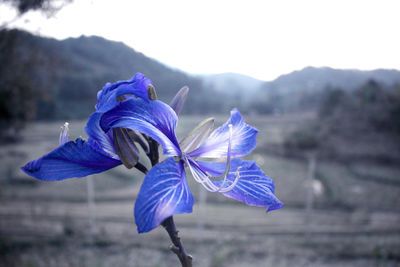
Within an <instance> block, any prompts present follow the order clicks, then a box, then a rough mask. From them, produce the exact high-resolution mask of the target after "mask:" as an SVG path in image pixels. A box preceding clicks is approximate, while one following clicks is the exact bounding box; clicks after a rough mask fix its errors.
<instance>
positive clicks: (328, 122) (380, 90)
mask: <svg viewBox="0 0 400 267" xmlns="http://www.w3.org/2000/svg"><path fill="white" fill-rule="evenodd" d="M399 88H400V87H399V86H393V87H387V86H384V85H382V84H379V83H377V82H376V81H374V80H370V81H368V82H367V83H365V84H364V85H362V86H360V87H358V88H357V89H355V90H353V91H345V90H343V89H341V88H327V90H326V91H325V92H324V94H323V95H322V100H321V103H320V105H319V108H318V117H317V118H316V119H315V121H313V122H312V123H311V124H306V125H303V126H302V127H300V128H299V129H297V130H296V131H294V132H293V133H292V134H290V135H289V136H287V137H286V139H285V146H286V148H287V149H289V150H291V151H292V153H293V152H294V151H293V150H296V149H297V150H303V151H304V150H308V149H311V148H312V149H315V148H318V149H319V150H320V151H321V152H322V154H323V155H325V156H330V157H332V156H333V157H340V158H342V159H343V158H345V157H344V155H343V153H347V154H349V155H354V154H357V152H356V151H357V149H359V148H360V146H361V149H362V150H363V151H364V152H362V153H358V154H359V155H361V154H363V156H364V157H369V158H371V157H372V158H375V159H378V158H379V159H382V160H384V161H385V162H387V161H397V160H399V155H398V153H396V152H395V151H396V150H398V148H399V145H400V142H399V141H400V131H399V129H400V127H399V121H400V112H399V110H400V90H399ZM357 145H358V146H359V147H358V148H357Z"/></svg>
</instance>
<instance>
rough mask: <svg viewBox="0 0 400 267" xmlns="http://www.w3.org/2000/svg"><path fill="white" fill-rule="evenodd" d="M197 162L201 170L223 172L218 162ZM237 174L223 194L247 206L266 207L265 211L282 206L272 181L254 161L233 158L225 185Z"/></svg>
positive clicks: (218, 184)
mask: <svg viewBox="0 0 400 267" xmlns="http://www.w3.org/2000/svg"><path fill="white" fill-rule="evenodd" d="M197 164H198V165H199V166H200V167H201V169H202V170H203V171H207V172H208V173H210V174H212V175H219V174H221V173H223V172H224V170H225V166H226V165H225V164H224V163H220V162H200V161H197ZM238 169H239V170H238ZM237 174H238V175H239V180H238V182H237V184H236V186H235V187H234V188H233V189H232V190H231V191H228V192H226V193H223V194H224V195H225V196H227V197H230V198H233V199H236V200H239V201H241V202H244V203H245V204H247V205H249V206H259V207H268V210H267V211H271V210H275V209H280V208H282V207H283V203H282V202H281V201H280V200H279V199H278V198H277V197H276V196H275V195H274V191H275V185H274V182H273V181H272V179H271V178H270V177H268V176H267V175H265V174H264V173H263V172H262V170H261V169H260V168H259V167H258V166H257V164H256V163H255V162H254V161H247V160H242V159H239V158H235V159H233V160H232V161H231V169H230V171H229V174H228V177H227V182H226V185H230V184H231V183H233V181H234V180H235V178H236V176H237ZM214 183H215V185H217V186H220V185H221V184H222V181H214Z"/></svg>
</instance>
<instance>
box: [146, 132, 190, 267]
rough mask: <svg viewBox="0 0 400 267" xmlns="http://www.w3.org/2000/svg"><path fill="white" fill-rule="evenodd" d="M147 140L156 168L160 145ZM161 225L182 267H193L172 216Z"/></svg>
mask: <svg viewBox="0 0 400 267" xmlns="http://www.w3.org/2000/svg"><path fill="white" fill-rule="evenodd" d="M145 138H146V140H147V141H148V143H149V148H150V151H149V153H148V155H147V156H148V157H149V159H150V161H151V165H152V166H154V165H156V164H157V163H158V160H159V153H158V143H157V142H156V141H155V140H153V139H152V138H150V137H148V136H145ZM161 225H162V226H164V228H165V230H166V231H167V232H168V235H169V238H170V239H171V241H172V244H173V245H171V246H170V247H169V249H170V250H171V251H172V252H174V253H175V254H176V256H178V258H179V261H180V262H181V265H182V267H192V256H190V255H188V254H187V253H186V251H185V249H184V248H183V244H182V242H181V239H180V237H179V236H178V230H177V229H176V226H175V223H174V218H173V217H172V216H170V217H168V218H167V219H165V220H164V221H163V222H162V223H161Z"/></svg>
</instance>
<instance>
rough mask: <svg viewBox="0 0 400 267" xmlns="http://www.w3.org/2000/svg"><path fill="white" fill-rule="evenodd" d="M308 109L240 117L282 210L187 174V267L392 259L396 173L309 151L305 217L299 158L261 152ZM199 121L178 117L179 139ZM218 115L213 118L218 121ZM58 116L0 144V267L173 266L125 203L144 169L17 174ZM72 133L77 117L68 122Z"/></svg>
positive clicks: (48, 142)
mask: <svg viewBox="0 0 400 267" xmlns="http://www.w3.org/2000/svg"><path fill="white" fill-rule="evenodd" d="M312 118H313V114H297V115H295V114H292V115H284V116H271V117H258V116H250V117H247V118H246V121H247V122H248V123H250V124H252V125H254V126H256V127H257V128H258V129H259V131H260V133H259V136H258V148H257V149H256V150H255V151H254V152H253V153H252V154H251V155H250V156H248V157H247V159H251V160H255V161H256V162H257V163H258V164H259V165H260V167H261V168H262V169H263V170H264V171H265V172H266V173H267V174H268V175H269V176H271V177H272V178H273V179H274V181H275V183H276V195H277V196H278V197H279V198H280V199H281V200H282V201H283V202H284V203H285V207H284V208H283V209H281V210H278V211H273V212H271V213H268V214H266V213H265V210H264V209H262V208H255V207H247V206H245V205H244V204H241V203H239V202H236V201H234V200H232V199H228V198H225V197H224V196H222V195H220V194H217V193H215V194H212V193H205V192H204V191H202V188H200V186H199V185H198V184H195V183H194V182H193V181H192V179H191V177H190V176H189V177H188V179H189V180H190V183H189V185H190V188H191V190H192V192H193V194H194V195H195V198H196V200H197V202H196V204H195V207H194V212H193V214H185V215H177V216H175V220H176V222H177V225H178V228H179V230H180V235H181V237H182V240H183V242H184V244H185V248H186V249H187V251H189V252H190V253H191V254H192V255H193V256H194V266H210V267H211V266H212V267H217V266H400V206H399V203H400V202H399V201H400V168H398V167H396V166H390V165H383V164H378V163H371V162H345V163H343V162H342V163H338V162H332V161H327V160H320V159H318V158H317V161H316V162H317V164H316V173H315V181H314V183H313V188H314V203H313V209H312V214H311V215H310V213H308V214H309V215H307V213H306V212H305V202H306V198H307V191H308V183H307V172H308V162H307V161H306V160H303V159H300V158H287V157H282V156H281V154H280V153H271V151H276V149H277V148H278V149H279V148H280V147H281V145H282V142H283V141H284V137H285V136H286V135H287V134H289V133H290V132H291V131H293V130H294V129H296V127H297V126H298V125H300V124H302V123H305V122H306V121H307V120H310V119H312ZM202 119H204V118H203V117H200V116H184V117H181V120H180V121H179V125H178V129H177V134H178V137H183V136H184V134H185V133H187V132H188V131H190V129H191V128H192V127H193V126H194V125H196V124H197V123H198V122H199V121H200V120H202ZM226 119H227V116H226V117H217V125H219V124H220V123H222V122H224V121H225V120H226ZM62 124H63V122H52V123H32V124H30V125H28V127H26V129H25V130H24V132H23V141H22V142H20V143H17V144H8V145H3V146H1V147H0V158H1V163H0V164H1V168H0V201H1V205H0V266H29V267H33V266H139V267H141V266H154V267H155V266H178V264H177V263H178V262H177V259H176V256H175V255H174V254H173V253H171V252H170V251H169V250H168V246H169V244H170V241H169V239H168V237H167V234H166V232H165V231H164V229H162V228H161V227H159V228H157V229H155V230H154V231H152V232H150V233H148V234H142V235H139V234H137V231H136V226H135V224H134V219H133V205H134V201H135V199H136V196H137V194H138V191H139V188H140V185H141V182H142V179H143V175H142V174H141V173H139V172H136V171H133V170H129V171H128V170H126V169H125V168H124V167H118V168H115V169H113V170H111V171H108V172H106V173H102V174H97V175H93V176H91V179H92V181H93V183H94V188H95V203H94V207H93V205H92V206H91V208H90V209H89V206H88V203H87V179H85V178H83V179H70V180H66V181H61V182H41V181H37V180H35V179H33V178H30V177H28V176H27V175H25V174H24V173H22V172H21V171H20V170H19V167H20V166H22V165H23V164H24V163H25V162H27V161H28V160H31V159H35V158H37V157H39V156H41V155H42V154H44V153H46V152H48V151H49V150H51V149H54V148H55V147H56V146H57V142H58V134H59V129H60V126H61V125H62ZM70 127H71V134H70V136H71V138H76V137H79V136H80V135H82V136H84V135H85V134H84V131H83V127H84V122H80V121H72V122H70Z"/></svg>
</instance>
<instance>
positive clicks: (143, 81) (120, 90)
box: [96, 72, 152, 112]
mask: <svg viewBox="0 0 400 267" xmlns="http://www.w3.org/2000/svg"><path fill="white" fill-rule="evenodd" d="M149 85H152V83H151V81H150V80H149V79H147V78H146V77H145V76H144V75H143V74H142V73H139V72H138V73H136V74H135V76H133V77H132V78H131V79H130V80H127V81H119V82H116V83H113V84H111V83H107V84H106V85H105V86H104V87H103V89H102V90H100V91H99V92H98V93H97V101H98V103H97V104H96V111H98V112H107V111H109V110H110V109H112V108H114V107H115V106H116V105H117V104H118V100H117V98H118V96H121V95H126V94H132V95H134V96H138V97H141V98H143V99H145V100H146V101H149V98H148V95H147V87H148V86H149Z"/></svg>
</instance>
